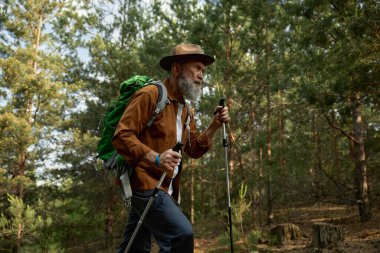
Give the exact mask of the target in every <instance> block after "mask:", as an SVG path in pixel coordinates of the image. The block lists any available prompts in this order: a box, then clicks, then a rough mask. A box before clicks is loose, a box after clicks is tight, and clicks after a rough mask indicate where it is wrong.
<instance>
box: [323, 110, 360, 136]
mask: <svg viewBox="0 0 380 253" xmlns="http://www.w3.org/2000/svg"><path fill="white" fill-rule="evenodd" d="M322 114H323V117H325V119H326V120H327V122H328V123H329V125H330V126H331V127H332V128H334V129H336V130H339V131H340V132H341V134H343V135H344V136H346V137H347V138H348V139H350V140H351V141H353V142H355V143H358V141H357V140H356V139H355V138H354V137H353V136H352V135H350V134H349V133H347V132H346V131H344V129H343V128H341V127H338V126H337V125H335V124H334V123H333V122H332V121H331V120H330V119H329V117H328V116H327V115H326V113H325V112H322Z"/></svg>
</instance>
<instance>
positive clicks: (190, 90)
mask: <svg viewBox="0 0 380 253" xmlns="http://www.w3.org/2000/svg"><path fill="white" fill-rule="evenodd" d="M178 85H179V88H180V90H181V92H182V94H183V96H184V97H185V99H188V100H190V101H191V102H192V103H195V102H197V101H199V99H200V98H201V92H202V90H201V87H200V86H199V85H197V84H196V83H194V82H192V81H191V79H190V78H189V77H187V76H186V75H185V73H182V74H181V76H180V77H179V80H178Z"/></svg>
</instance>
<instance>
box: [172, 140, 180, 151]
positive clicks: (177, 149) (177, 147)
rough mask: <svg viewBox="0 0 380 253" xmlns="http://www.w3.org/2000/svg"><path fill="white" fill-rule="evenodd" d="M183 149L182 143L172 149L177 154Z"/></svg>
mask: <svg viewBox="0 0 380 253" xmlns="http://www.w3.org/2000/svg"><path fill="white" fill-rule="evenodd" d="M181 148H182V143H181V142H177V144H175V145H174V147H173V148H172V149H173V151H175V152H177V153H178V152H179V151H180V149H181Z"/></svg>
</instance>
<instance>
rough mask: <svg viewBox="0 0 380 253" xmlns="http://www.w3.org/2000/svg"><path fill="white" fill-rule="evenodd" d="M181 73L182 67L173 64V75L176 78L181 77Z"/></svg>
mask: <svg viewBox="0 0 380 253" xmlns="http://www.w3.org/2000/svg"><path fill="white" fill-rule="evenodd" d="M180 73H181V65H180V64H179V63H173V64H172V74H173V75H174V76H179V75H180Z"/></svg>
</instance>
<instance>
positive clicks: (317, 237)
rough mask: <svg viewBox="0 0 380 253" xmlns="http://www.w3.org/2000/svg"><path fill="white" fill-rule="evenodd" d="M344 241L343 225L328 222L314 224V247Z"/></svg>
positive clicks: (323, 246)
mask: <svg viewBox="0 0 380 253" xmlns="http://www.w3.org/2000/svg"><path fill="white" fill-rule="evenodd" d="M339 241H343V233H342V227H341V226H337V225H333V224H328V223H314V224H313V241H312V243H311V245H312V247H315V248H326V247H327V246H330V245H334V244H337V243H338V242H339Z"/></svg>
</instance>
